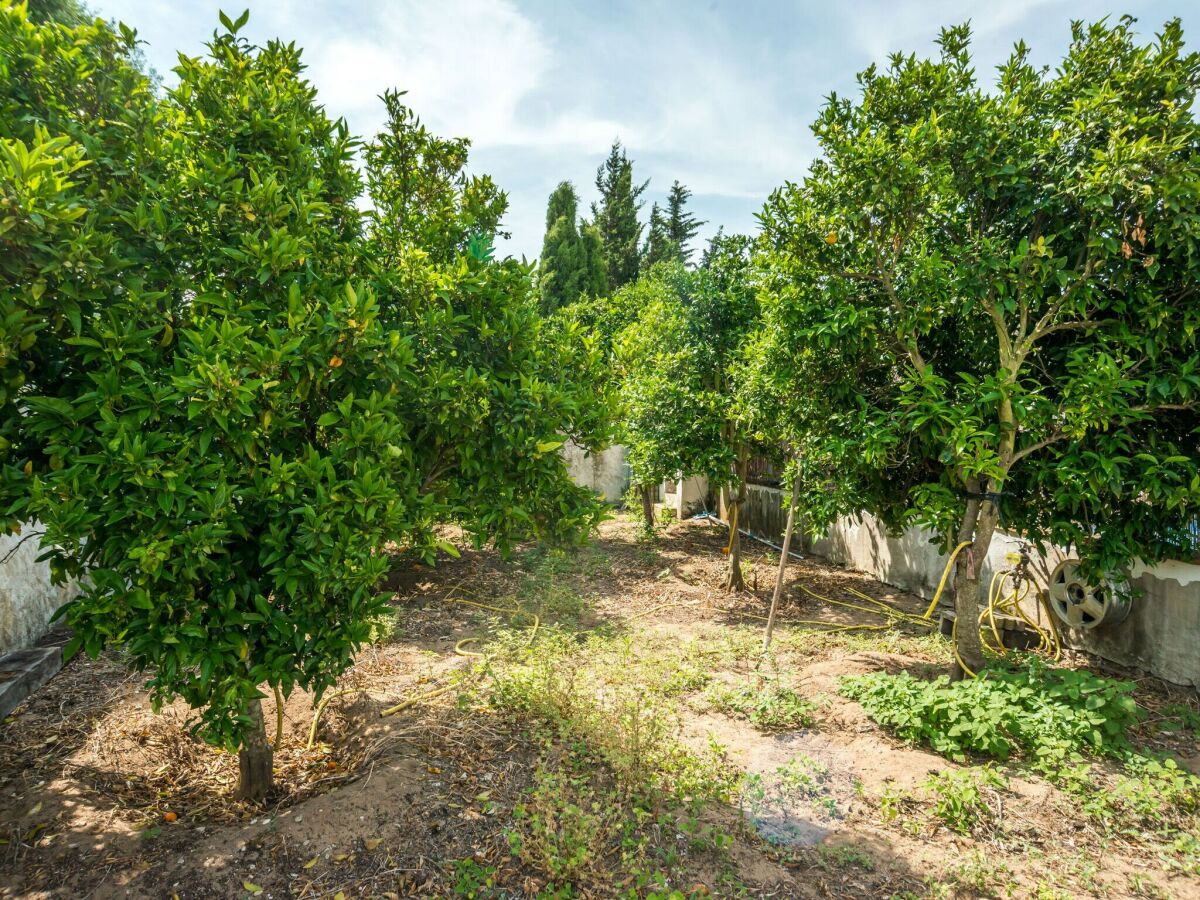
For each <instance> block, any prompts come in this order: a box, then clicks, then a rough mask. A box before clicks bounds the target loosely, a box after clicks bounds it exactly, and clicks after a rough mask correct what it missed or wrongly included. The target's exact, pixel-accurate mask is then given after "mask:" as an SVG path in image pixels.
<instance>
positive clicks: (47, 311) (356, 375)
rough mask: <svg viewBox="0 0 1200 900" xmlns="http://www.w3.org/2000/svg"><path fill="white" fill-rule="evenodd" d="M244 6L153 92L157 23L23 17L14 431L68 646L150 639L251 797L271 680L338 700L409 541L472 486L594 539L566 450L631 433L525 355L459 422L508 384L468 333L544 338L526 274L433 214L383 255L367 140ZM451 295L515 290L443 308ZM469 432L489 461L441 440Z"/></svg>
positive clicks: (7, 180)
mask: <svg viewBox="0 0 1200 900" xmlns="http://www.w3.org/2000/svg"><path fill="white" fill-rule="evenodd" d="M245 19H246V17H245V16H244V15H243V16H242V17H241V18H240V19H239V20H238V21H236V22H234V21H231V20H229V19H228V18H227V17H225V16H222V21H223V23H224V25H225V30H224V31H223V32H222V33H220V34H218V35H216V36H214V38H213V40H212V42H211V43H210V44H209V47H208V54H207V56H206V57H205V58H201V59H189V58H183V59H181V61H180V64H179V67H178V68H177V70H176V71H177V74H178V77H179V80H178V84H177V86H176V87H174V88H173V89H171V90H170V91H169V92H168V93H167V94H166V95H165V96H164V97H162V98H161V99H156V98H155V97H154V95H153V93H152V92H151V91H150V90H149V88H148V85H147V84H146V81H145V79H144V78H143V77H142V76H141V75H140V73H138V72H137V70H136V67H134V66H132V65H131V63H130V59H131V54H132V52H133V51H134V42H133V36H132V34H131V33H129V32H127V31H122V32H121V33H119V34H114V33H113V32H112V31H110V30H109V29H108V28H107V27H106V26H104V25H103V24H90V25H85V26H80V27H78V28H74V29H70V28H64V27H61V26H35V25H32V24H30V23H29V22H28V21H27V20H26V18H25V15H24V13H23V11H22V10H21V9H19V8H16V7H12V6H10V5H8V4H7V3H6V4H5V5H3V6H0V29H2V30H0V69H3V71H4V72H5V74H6V75H8V74H14V77H6V78H4V79H3V80H2V82H0V136H2V140H3V147H2V150H3V160H4V161H3V163H0V178H2V181H0V241H3V242H5V253H4V254H3V261H2V262H0V304H3V311H4V314H5V329H6V330H5V332H4V334H3V346H4V347H5V348H6V355H5V358H4V360H3V366H4V368H3V375H4V380H5V384H6V390H7V393H6V395H5V405H4V406H3V407H2V410H3V418H2V421H0V429H2V432H0V433H2V434H3V435H4V439H5V441H6V442H7V443H6V445H5V450H6V458H5V467H4V470H3V471H4V481H3V485H4V489H5V500H6V503H7V512H8V514H9V516H10V518H11V519H12V520H14V521H15V520H20V519H32V518H36V519H38V520H40V521H41V522H42V523H44V526H45V531H46V546H47V547H48V550H47V556H48V558H49V560H50V562H51V564H52V566H53V568H54V570H55V572H56V573H57V574H58V575H59V576H63V575H74V576H80V577H81V578H82V580H81V593H80V595H79V597H78V598H77V599H76V600H75V601H74V602H72V603H71V604H69V605H68V606H67V607H65V608H64V613H63V615H64V616H65V619H66V621H67V622H68V623H69V624H70V625H71V626H72V628H73V629H74V631H75V636H74V637H73V638H72V641H71V644H70V646H69V647H68V652H74V651H75V650H77V649H79V648H83V649H86V650H87V651H88V652H89V653H92V654H95V653H97V652H99V651H100V650H101V649H102V648H103V647H104V646H110V645H115V646H121V647H122V648H123V649H124V650H125V653H126V656H127V659H128V660H129V661H130V663H131V664H132V665H133V666H134V667H135V668H136V669H138V670H144V671H146V672H147V673H148V674H149V675H150V680H149V682H148V686H149V688H150V691H151V695H152V699H153V701H154V703H155V704H156V705H157V704H160V703H162V702H166V701H170V700H172V699H173V698H176V697H181V698H183V700H185V701H186V702H187V703H188V704H189V705H190V706H192V707H193V708H195V709H196V710H197V712H198V718H197V721H196V728H197V730H198V732H199V733H200V734H201V735H202V736H203V737H204V738H205V739H207V740H209V741H211V742H213V743H215V744H219V745H222V746H225V747H227V748H229V749H237V750H238V751H239V760H240V764H241V773H242V778H241V792H242V794H243V795H244V796H246V797H249V798H260V797H262V796H263V795H264V794H265V793H266V792H267V790H268V788H269V786H270V781H271V763H272V748H271V747H270V745H269V743H268V741H267V738H266V730H265V727H264V724H263V716H262V709H261V702H260V701H261V697H262V696H263V689H264V687H266V688H269V689H274V690H275V691H277V692H278V693H280V694H282V695H285V696H286V695H287V694H289V693H290V692H291V691H292V690H293V689H295V688H296V687H301V688H304V689H307V690H310V691H313V692H314V693H315V694H316V695H318V696H319V695H320V694H321V693H322V692H323V691H324V690H326V689H327V688H328V687H329V686H330V685H331V684H333V683H334V681H335V680H336V679H337V677H338V676H339V675H340V674H341V673H342V672H343V671H344V670H345V669H346V667H347V666H349V665H350V664H351V662H352V660H353V654H354V652H355V651H356V649H357V648H358V647H359V646H360V645H361V644H362V643H363V642H364V641H365V640H366V639H367V637H368V634H369V630H370V621H371V620H372V618H373V617H374V616H375V615H376V614H378V613H379V612H380V611H382V609H383V608H384V606H385V604H386V597H385V596H384V595H381V594H378V593H377V592H376V591H375V586H376V584H377V583H378V581H379V580H380V578H381V577H382V575H383V574H384V573H385V571H386V569H387V567H388V556H387V555H386V554H385V553H384V546H385V544H386V543H388V542H398V543H399V544H400V546H401V547H402V548H403V549H404V550H406V551H408V552H410V553H413V554H418V555H421V556H423V557H425V558H427V559H428V558H432V556H433V554H434V553H435V552H436V548H437V546H438V544H437V541H436V536H435V533H434V528H433V526H434V525H435V524H436V523H437V522H439V521H445V520H447V519H460V520H462V519H468V518H469V516H470V514H471V510H469V509H468V505H469V503H470V497H471V492H470V485H473V484H474V485H478V486H479V487H480V488H481V489H482V490H484V491H485V492H486V494H485V496H486V502H487V507H486V512H484V513H482V514H477V517H476V518H475V519H473V520H471V522H470V523H469V524H471V525H474V526H476V527H475V528H474V530H475V533H476V534H477V535H478V536H480V538H481V539H488V538H494V539H496V540H497V541H498V542H499V543H501V544H502V545H505V546H507V545H508V544H510V543H511V542H512V541H513V540H516V539H518V538H519V537H523V536H525V535H534V534H539V533H540V534H550V535H555V536H577V535H578V534H580V533H581V532H582V531H583V530H585V529H586V526H587V525H588V524H590V523H591V522H592V521H594V519H595V517H596V515H597V514H598V513H597V511H596V506H595V504H594V503H593V502H592V500H591V498H590V497H589V496H587V495H585V494H584V493H582V492H578V491H572V490H570V489H569V488H570V487H573V485H570V486H569V487H568V485H569V482H567V480H566V474H565V469H564V467H563V464H562V462H561V460H559V458H558V456H557V454H555V453H554V452H553V450H554V447H553V444H554V442H555V441H556V440H561V437H559V435H561V434H564V433H571V432H572V430H577V431H579V432H580V436H581V439H582V438H583V436H584V434H583V433H584V432H586V431H588V430H589V429H591V430H602V429H603V428H604V420H603V415H602V414H601V413H600V412H598V411H596V410H595V409H593V408H591V407H590V406H589V407H587V412H586V413H580V414H579V416H578V417H577V420H576V418H572V415H573V413H574V410H575V409H576V408H577V407H578V408H579V409H582V408H584V407H585V406H587V404H586V403H585V402H584V400H583V397H582V393H581V392H580V391H575V392H574V393H573V392H572V391H571V389H569V388H565V387H564V388H559V387H558V382H559V381H561V380H562V378H563V377H564V376H563V375H562V373H559V372H556V371H552V370H551V367H550V366H549V364H548V362H547V359H546V358H545V356H544V355H538V354H537V353H535V352H534V351H533V350H531V349H529V347H528V345H526V344H521V345H520V347H521V352H520V355H519V356H517V357H516V358H515V360H513V361H511V365H510V366H509V368H508V369H506V370H505V372H504V378H503V379H491V380H489V381H488V385H489V390H490V391H491V393H493V394H495V395H497V396H499V397H501V398H502V399H504V400H505V401H506V402H507V403H508V407H507V408H506V409H504V410H499V409H497V410H496V412H495V414H496V415H504V414H507V415H508V416H510V417H511V419H512V420H513V422H512V424H511V426H510V427H509V429H508V430H497V432H496V433H495V434H489V435H487V437H486V439H485V438H482V437H479V436H478V435H477V434H476V433H475V431H474V430H472V429H473V428H474V429H477V430H483V431H486V428H487V426H488V424H489V422H488V420H487V419H486V418H484V419H482V420H481V419H480V418H479V416H478V415H476V416H475V417H474V418H472V419H470V421H469V422H466V421H463V420H460V419H456V418H455V417H454V416H453V415H451V416H449V424H448V420H447V419H445V418H441V417H440V414H441V412H442V409H443V407H444V408H447V409H448V408H449V407H451V406H452V403H450V402H449V401H450V400H452V399H458V394H459V392H460V391H461V390H464V389H465V388H464V385H465V386H467V387H473V386H477V385H478V381H479V378H478V377H477V375H478V370H477V369H474V368H473V365H474V363H473V362H471V361H469V360H468V361H465V362H462V363H456V362H455V361H454V360H455V356H454V347H453V340H451V339H450V338H449V337H448V336H447V335H448V333H449V332H450V330H451V329H452V328H458V329H459V331H457V332H454V335H456V337H455V339H456V340H459V341H461V342H462V343H464V344H468V343H470V342H471V341H479V340H482V339H483V338H485V337H487V334H486V333H481V331H480V329H484V328H487V327H490V321H491V319H492V318H493V317H495V318H497V319H503V318H504V317H505V316H506V315H507V316H509V317H510V318H512V320H513V322H514V323H517V324H510V325H509V326H508V327H509V329H510V332H513V331H515V330H517V329H518V328H519V323H521V322H523V321H525V317H526V310H528V309H532V308H533V306H532V304H533V299H532V286H531V282H530V278H529V273H528V271H527V270H526V269H523V268H521V267H517V266H515V265H509V264H502V263H495V262H492V261H491V260H490V258H489V255H488V254H487V253H485V252H482V251H480V250H479V246H481V245H480V243H479V241H476V242H475V243H474V244H472V242H471V241H469V240H465V243H467V244H468V245H469V246H466V247H462V248H460V247H458V246H457V244H456V245H455V246H449V245H448V244H446V243H444V242H442V241H441V240H440V238H441V237H442V235H444V234H445V229H444V228H442V227H441V225H440V224H437V223H436V222H435V225H434V227H432V228H430V229H425V228H423V229H421V230H419V231H418V232H417V233H416V237H414V238H413V240H412V241H410V242H409V244H408V245H406V247H405V248H404V249H405V252H406V253H407V254H408V259H407V262H406V263H405V264H404V265H400V264H399V263H394V262H393V261H391V260H388V259H387V258H385V257H382V256H380V255H379V252H378V251H379V248H378V247H377V246H376V245H374V244H372V243H371V242H370V241H368V240H367V238H366V228H365V227H364V221H363V214H362V213H361V212H360V211H359V207H358V203H357V201H358V198H359V195H360V193H361V189H362V184H361V181H360V179H359V176H358V173H357V171H356V169H355V167H354V165H353V163H352V157H353V155H354V153H355V151H356V148H357V142H356V141H355V140H354V139H353V138H352V137H351V136H350V135H349V134H348V132H347V130H346V128H345V125H344V124H343V123H341V122H340V121H333V120H331V119H329V117H328V116H326V114H325V113H324V111H323V110H322V109H321V107H320V106H319V105H317V103H316V99H315V91H314V89H313V88H312V86H311V85H309V84H308V82H307V81H305V80H304V79H303V77H302V71H303V66H302V63H301V59H300V53H299V51H298V50H297V49H296V48H295V47H294V46H293V45H290V44H284V43H281V42H271V43H269V44H267V45H266V46H264V47H261V48H260V47H254V46H251V45H250V44H249V43H247V42H246V41H245V40H243V39H241V38H239V37H238V35H237V32H238V30H239V29H240V27H241V25H242V24H243V23H244V22H245ZM16 76H19V77H16ZM418 176H419V177H426V180H427V181H429V182H431V186H432V183H434V182H436V178H434V177H433V176H425V175H420V173H418ZM428 195H429V193H428V192H426V193H425V194H423V196H428ZM415 215H416V219H415V220H414V221H418V222H425V221H426V220H429V219H431V218H433V217H434V216H435V215H436V213H435V211H434V210H432V209H424V210H418V211H417V212H416V213H415ZM426 224H427V223H426ZM477 225H478V223H472V229H471V230H472V232H473V233H474V232H477V231H478V230H479V229H478V228H477V227H476V226H477ZM493 227H494V223H493ZM485 230H486V223H485ZM479 240H480V241H483V242H484V243H486V234H484V236H483V237H481V238H480V239H479ZM472 246H474V247H475V251H474V252H472ZM10 251H11V252H10ZM393 267H395V268H397V269H398V271H400V272H401V273H402V274H401V275H399V276H395V277H393V276H392V275H391V274H387V275H383V274H381V272H387V273H390V272H391V271H392V269H393ZM446 293H450V294H454V295H455V296H460V295H461V296H464V297H467V298H468V300H465V301H463V302H464V303H466V304H467V305H469V304H470V302H472V301H470V299H469V298H473V297H475V296H476V295H483V296H486V297H487V298H488V303H487V304H486V305H480V306H479V307H478V309H475V308H474V307H473V308H472V310H473V317H471V316H467V318H466V321H464V319H463V316H464V315H466V314H464V313H463V312H462V310H461V309H460V308H456V309H455V310H453V311H451V312H445V311H443V312H439V313H437V314H434V313H433V312H432V311H431V309H432V308H434V307H436V308H439V309H443V310H444V304H443V303H442V295H443V294H446ZM380 296H381V297H383V298H384V299H385V300H386V303H381V302H379V300H377V297H380ZM398 297H400V298H403V302H402V303H401V302H399V301H398V300H397V298H398ZM398 307H403V311H402V312H397V309H398ZM427 312H428V313H429V315H426V313H427ZM469 328H475V333H474V334H471V333H469V332H468V330H467V329H469ZM515 337H518V336H516V335H514V338H515ZM521 337H522V338H523V339H525V340H534V339H535V338H536V335H534V336H533V337H530V338H525V337H524V336H521ZM506 346H507V345H506ZM430 348H433V349H432V350H431V349H430ZM490 377H491V376H490V374H489V376H488V378H490ZM547 382H550V386H548V387H547V386H546V383H547ZM555 391H557V394H555ZM488 393H489V392H488V391H480V390H477V391H476V392H475V394H473V395H472V399H473V400H474V401H475V402H476V403H479V402H481V397H485V396H486V395H487V394H488ZM551 394H553V395H554V396H555V397H558V398H562V397H567V398H572V397H573V398H575V399H574V400H572V401H571V402H568V401H567V400H562V399H560V402H557V403H547V404H545V405H544V406H543V405H542V401H543V398H544V396H547V395H551ZM414 398H419V399H414ZM571 403H574V404H576V405H575V406H572V405H571ZM528 409H535V410H538V412H537V413H529V412H524V413H523V411H524V410H528ZM522 413H523V415H524V418H522ZM533 420H536V425H531V424H527V423H528V422H529V421H533ZM439 429H441V432H440V433H439ZM467 440H471V441H474V443H473V444H472V447H473V448H475V449H474V452H473V453H472V454H466V456H467V457H468V458H469V460H472V461H475V462H473V463H472V464H470V465H468V464H464V463H463V461H462V456H463V455H462V454H460V456H458V457H455V456H453V455H452V454H448V453H445V452H443V447H445V446H455V445H456V442H459V443H461V442H463V441H467ZM489 441H491V442H492V443H489ZM504 441H508V442H509V443H508V444H504V443H503V442H504ZM497 446H499V447H500V449H503V450H505V451H507V454H508V455H507V456H506V457H505V458H504V461H503V463H501V464H498V465H495V466H492V467H491V468H490V469H489V468H487V466H488V465H489V464H490V461H489V458H488V457H487V453H488V452H489V451H490V450H492V449H495V448H496V447H497ZM505 463H506V464H507V465H508V466H509V467H510V468H511V472H510V473H509V475H508V477H507V479H505V477H504V475H505V471H507V470H501V468H500V465H503V464H505ZM485 475H486V477H484V476H485ZM488 479H490V480H488ZM514 497H515V498H518V499H520V500H522V502H524V504H525V505H524V506H522V505H520V504H519V503H510V504H507V505H506V504H505V502H504V501H505V499H506V498H514ZM83 576H86V577H83Z"/></svg>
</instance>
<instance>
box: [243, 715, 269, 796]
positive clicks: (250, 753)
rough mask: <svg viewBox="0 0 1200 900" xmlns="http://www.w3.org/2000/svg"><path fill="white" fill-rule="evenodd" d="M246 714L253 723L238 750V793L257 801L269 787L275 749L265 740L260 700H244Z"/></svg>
mask: <svg viewBox="0 0 1200 900" xmlns="http://www.w3.org/2000/svg"><path fill="white" fill-rule="evenodd" d="M246 715H247V716H249V717H250V721H251V722H253V723H254V724H253V726H252V728H251V730H250V732H249V733H248V734H247V735H246V737H245V738H244V740H243V742H242V746H241V749H239V750H238V768H239V770H240V773H241V781H240V782H239V784H238V797H239V798H241V799H242V800H251V801H254V802H257V801H259V800H263V799H265V798H266V796H267V794H268V793H269V792H270V790H271V766H272V764H273V762H274V751H272V749H271V745H270V744H269V743H268V742H267V724H266V722H265V721H264V720H263V711H262V701H261V700H259V699H257V698H255V699H254V700H251V701H250V702H249V703H247V704H246Z"/></svg>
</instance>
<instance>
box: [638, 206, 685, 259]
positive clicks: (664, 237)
mask: <svg viewBox="0 0 1200 900" xmlns="http://www.w3.org/2000/svg"><path fill="white" fill-rule="evenodd" d="M668 225H669V223H668V221H667V218H666V216H664V215H663V213H662V210H661V209H659V206H658V204H657V203H655V204H654V205H653V206H652V207H651V208H650V231H649V233H648V234H647V235H646V247H645V249H644V250H643V251H642V270H643V271H645V270H646V269H649V268H650V267H651V266H653V265H654V264H655V263H658V262H662V261H663V260H665V259H679V258H682V254H681V253H680V251H679V246H678V245H677V244H676V243H675V242H674V241H672V240H671V235H670V233H669V231H668Z"/></svg>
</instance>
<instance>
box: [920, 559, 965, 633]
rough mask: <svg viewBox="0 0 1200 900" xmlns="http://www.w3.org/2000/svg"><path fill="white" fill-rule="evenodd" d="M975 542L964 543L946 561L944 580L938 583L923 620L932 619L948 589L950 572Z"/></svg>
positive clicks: (943, 571) (943, 572)
mask: <svg viewBox="0 0 1200 900" xmlns="http://www.w3.org/2000/svg"><path fill="white" fill-rule="evenodd" d="M972 543H974V542H973V541H963V542H962V543H961V544H959V545H958V546H957V547H955V548H954V552H953V553H951V554H950V558H949V559H948V560H946V568H944V569H943V570H942V580H941V581H939V582H938V586H937V591H936V593H934V595H933V599H932V600H931V601H929V608H928V609H927V610H925V615H923V616H922V617H921V618H922V619H932V618H933V611H934V610H935V609H937V605H938V602H939V601H940V600H941V599H942V591H944V590H945V589H946V582H947V581H948V580H949V579H950V570H951V569H953V568H954V560H956V559H958V554H960V553H962V552H963V550H965V549H966V548H967V547H970V546H971V544H972Z"/></svg>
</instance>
